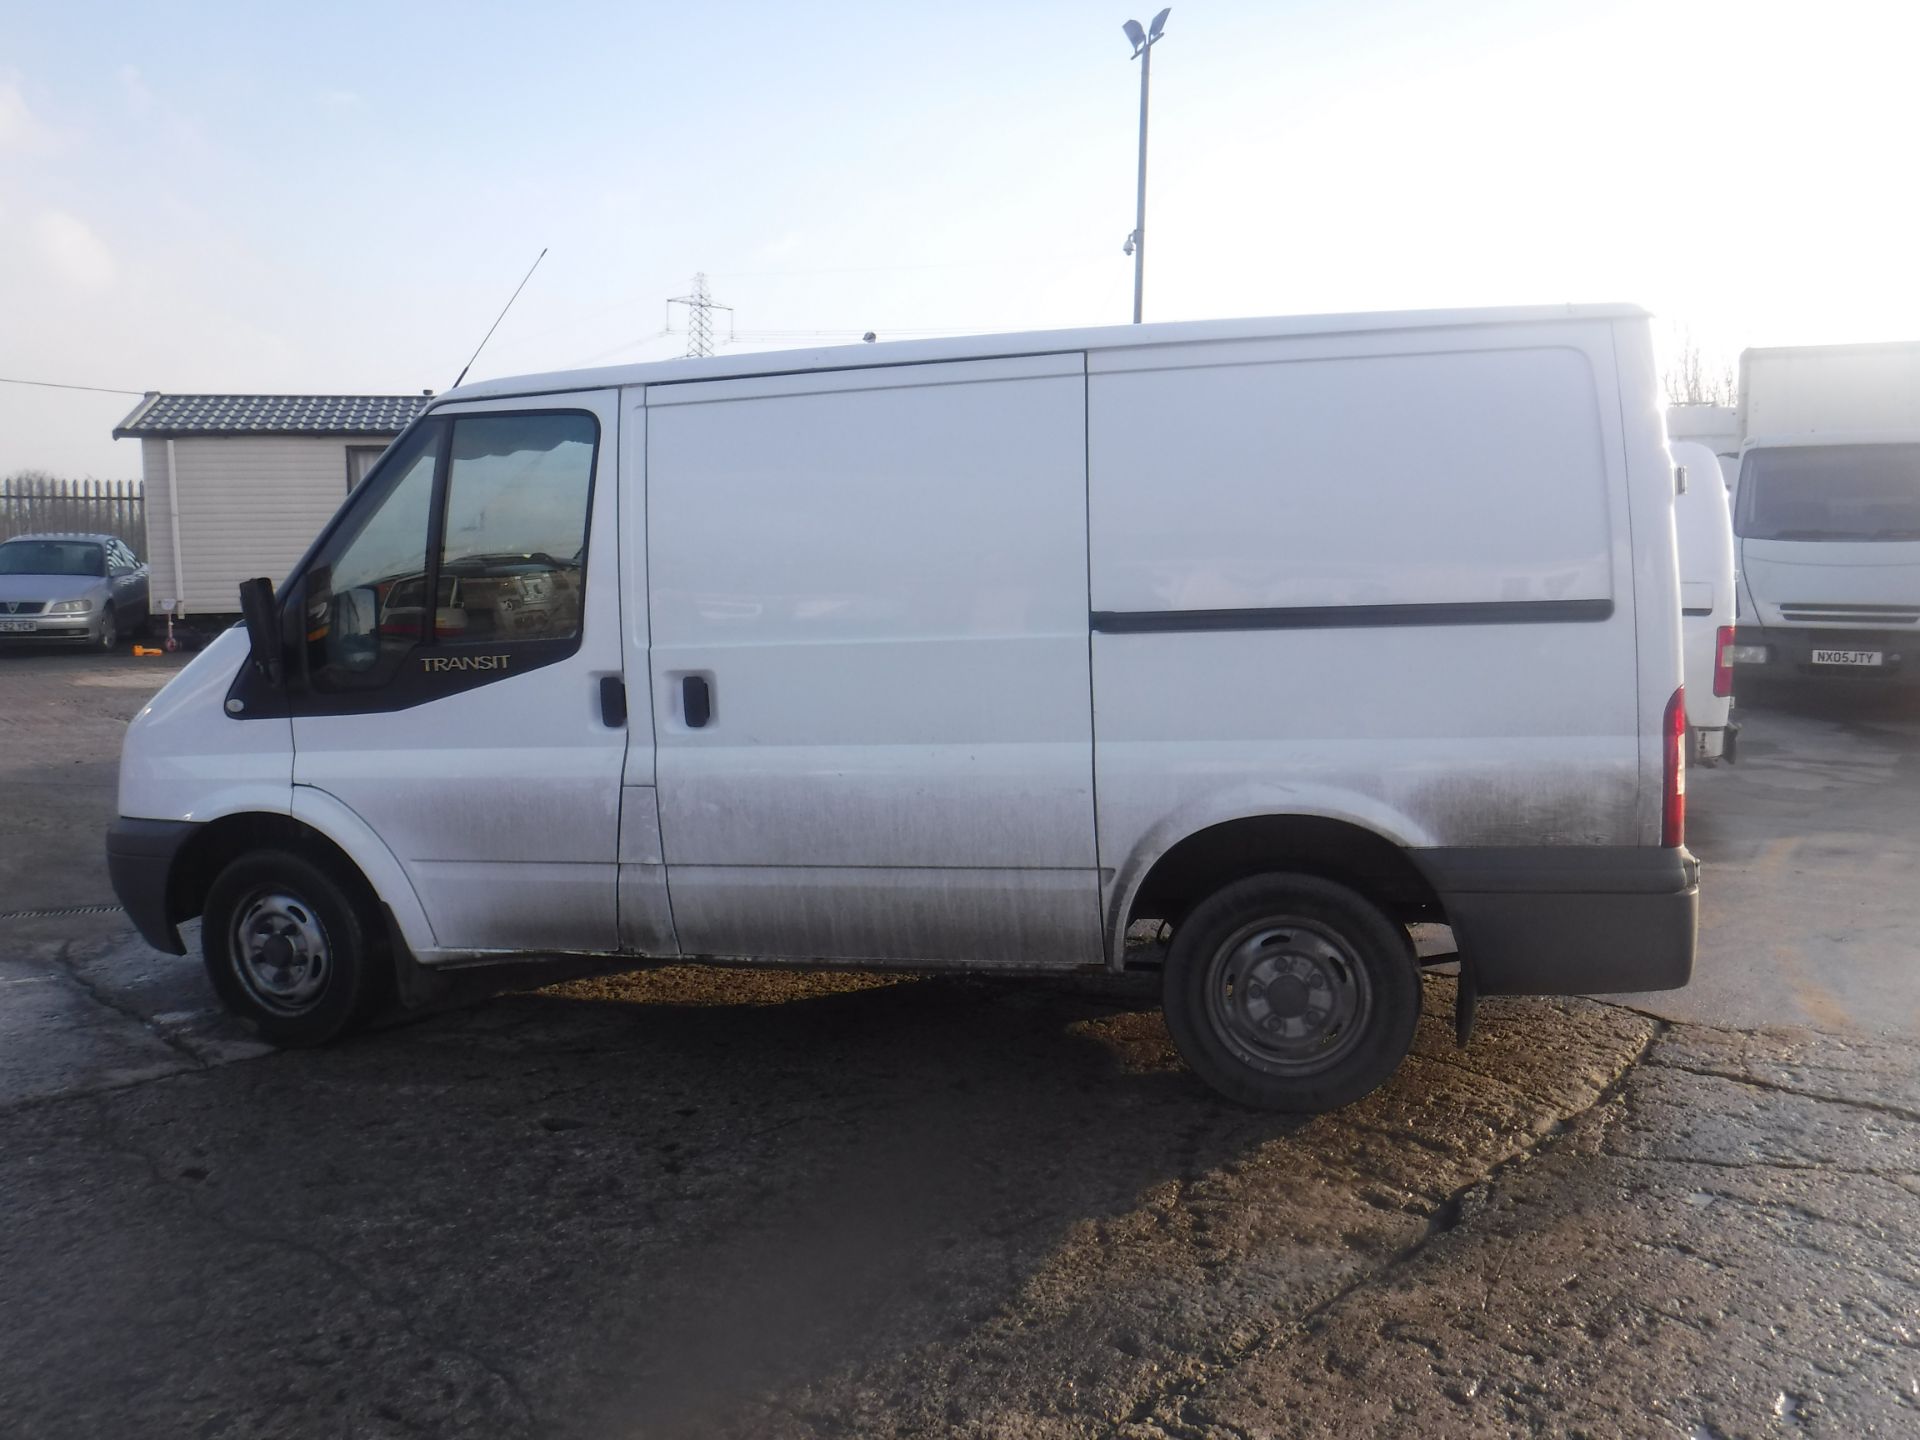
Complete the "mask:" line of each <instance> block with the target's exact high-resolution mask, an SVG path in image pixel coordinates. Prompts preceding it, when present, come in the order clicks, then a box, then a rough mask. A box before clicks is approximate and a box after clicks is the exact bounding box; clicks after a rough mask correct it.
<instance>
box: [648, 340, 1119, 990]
mask: <svg viewBox="0 0 1920 1440" xmlns="http://www.w3.org/2000/svg"><path fill="white" fill-rule="evenodd" d="M647 405H648V418H647V477H648V497H647V498H648V530H649V545H648V548H649V571H650V576H649V583H650V590H651V594H650V601H651V624H652V654H651V664H652V670H653V701H654V705H655V720H656V731H657V741H658V756H657V762H656V763H657V775H658V796H659V804H660V817H661V834H662V838H663V842H664V846H665V856H666V864H667V883H668V890H669V893H670V896H671V899H672V906H673V920H674V924H675V926H676V928H677V930H678V932H679V938H680V945H681V948H682V949H683V950H685V951H687V952H690V953H712V954H749V955H769V956H791V957H807V956H824V957H834V958H841V959H877V960H888V959H894V960H906V961H926V960H944V961H982V962H998V963H1026V964H1040V965H1060V966H1071V965H1081V964H1088V963H1094V962H1097V961H1098V960H1099V958H1100V954H1101V949H1100V924H1099V909H1098V905H1099V886H1098V879H1097V872H1096V869H1095V855H1094V828H1093V788H1092V763H1093V751H1092V746H1093V736H1092V724H1091V715H1090V703H1091V700H1090V687H1089V679H1088V655H1087V538H1086V457H1085V437H1086V384H1085V377H1084V365H1083V361H1082V358H1081V356H1079V355H1078V354H1074V355H1064V356H1040V357H1029V358H1023V359H1016V360H987V361H970V362H966V363H961V364H948V365H916V366H899V367H890V368H875V369H867V370H853V371H837V372H828V373H815V374H808V375H789V376H780V377H774V378H763V379H742V380H724V381H713V382H700V383H693V384H683V385H656V386H651V387H649V389H648V391H647Z"/></svg>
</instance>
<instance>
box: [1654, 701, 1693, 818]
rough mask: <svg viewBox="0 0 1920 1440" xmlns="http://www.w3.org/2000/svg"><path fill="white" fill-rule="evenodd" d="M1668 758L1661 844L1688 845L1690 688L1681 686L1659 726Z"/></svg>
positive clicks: (1664, 764) (1662, 790)
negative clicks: (1688, 716)
mask: <svg viewBox="0 0 1920 1440" xmlns="http://www.w3.org/2000/svg"><path fill="white" fill-rule="evenodd" d="M1660 738H1661V744H1662V748H1663V749H1664V751H1665V753H1666V758H1665V759H1664V760H1663V761H1662V763H1661V776H1660V782H1661V788H1660V794H1661V805H1660V843H1661V844H1662V845H1667V846H1675V845H1684V844H1686V843H1687V689H1686V686H1684V685H1683V686H1681V687H1680V688H1679V689H1678V690H1676V691H1674V692H1673V698H1672V699H1671V700H1669V701H1667V714H1666V719H1665V720H1664V721H1663V722H1662V724H1661V726H1660Z"/></svg>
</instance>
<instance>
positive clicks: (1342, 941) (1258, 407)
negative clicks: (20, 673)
mask: <svg viewBox="0 0 1920 1440" xmlns="http://www.w3.org/2000/svg"><path fill="white" fill-rule="evenodd" d="M1673 491H1674V473H1673V466H1672V461H1671V458H1670V456H1669V455H1668V453H1667V451H1666V448H1665V444H1664V438H1663V429H1662V421H1661V416H1660V410H1659V403H1658V398H1657V392H1656V386H1655V379H1654V370H1653V358H1652V347H1651V344H1650V341H1649V337H1648V322H1647V319H1646V316H1645V315H1644V314H1643V313H1642V312H1640V311H1638V310H1634V309H1629V308H1621V307H1557V308H1552V309H1537V310H1498V311H1478V312H1443V313H1426V314H1396V315H1357V316H1341V317H1331V318H1314V319H1293V320H1246V321H1232V322H1208V323H1198V324H1174V325H1154V326H1138V327H1131V328H1119V329H1107V330H1082V331H1065V332H1057V333H1049V334H1031V335H1003V336H993V337H983V338H975V339H966V340H945V341H937V342H925V343H911V344H900V345H866V346H856V347H850V348H847V349H831V350H814V351H802V352H794V353H786V354H778V355H738V356H728V357H724V358H720V359H709V360H687V361H670V362H665V363H661V364H654V365H640V366H629V367H622V368H617V369H609V370H589V371H579V372H572V373H566V374H557V375H539V376H530V377H525V378H519V379H512V380H497V381H489V382H486V383H482V384H476V385H470V386H467V387H465V388H463V389H458V390H455V391H453V392H451V393H449V394H447V395H444V396H442V397H440V398H439V399H438V400H436V401H435V402H434V404H433V406H432V407H431V408H430V409H429V410H428V411H427V412H426V413H425V414H424V415H423V416H422V417H421V418H420V419H419V420H418V421H417V422H416V423H415V424H414V425H413V426H412V427H411V428H410V429H409V430H408V431H407V432H406V433H405V434H404V435H402V436H401V437H400V438H399V439H398V440H396V441H395V442H394V444H393V446H392V447H391V448H390V449H389V450H388V452H387V453H386V455H385V457H384V458H383V459H382V460H381V461H380V463H379V465H378V466H377V468H376V469H375V470H374V472H373V473H372V474H371V475H370V476H369V477H368V479H367V480H366V482H365V483H363V484H362V485H361V486H360V487H359V488H358V489H357V490H356V491H355V492H354V493H353V494H352V495H351V496H350V497H349V498H348V499H347V501H346V503H345V505H344V506H343V507H342V509H341V511H340V513H339V514H338V515H337V516H336V517H335V518H334V520H333V521H332V523H331V524H330V525H328V527H327V528H326V530H325V531H324V532H323V533H322V534H321V535H320V537H319V538H318V540H317V541H316V542H315V543H314V545H313V547H312V549H311V550H310V551H309V552H308V554H307V556H306V557H305V559H303V560H302V561H301V563H300V564H299V565H298V566H297V567H296V568H295V570H294V572H293V573H292V574H291V575H289V576H288V577H287V578H286V580H285V581H284V582H283V583H282V584H281V585H280V587H279V589H278V591H277V592H270V591H269V588H268V587H267V586H266V585H265V584H264V582H258V583H255V584H253V585H251V586H250V587H247V588H246V590H245V603H246V605H247V606H248V614H249V628H248V629H245V630H243V629H235V630H234V631H232V632H229V633H228V634H226V635H225V636H223V637H221V638H220V639H219V640H218V641H217V642H216V643H215V644H213V645H212V646H210V647H209V648H208V649H207V650H206V651H205V652H203V653H202V654H201V655H200V656H198V657H197V658H196V659H195V661H194V662H193V664H191V665H190V666H188V667H187V669H185V670H184V671H182V672H181V674H180V675H178V676H177V677H176V678H175V679H174V680H173V681H172V683H171V684H170V685H168V687H167V688H166V689H165V690H164V691H162V692H161V694H160V695H159V696H157V697H156V698H155V699H154V701H153V702H152V703H151V704H150V705H148V706H147V708H146V709H145V710H143V711H142V712H141V714H140V716H139V717H138V718H137V719H136V720H135V721H134V723H133V725H132V726H131V727H130V729H129V731H128V734H127V740H126V750H125V756H124V760H123V765H122V771H121V787H120V812H121V816H122V818H121V819H120V820H119V821H118V823H117V824H116V825H115V826H114V828H113V831H112V834H111V836H110V838H109V852H110V857H111V862H112V869H113V876H114V882H115V886H116V888H117V890H118V892H119V894H120V895H121V897H122V899H123V901H124V902H125V904H126V907H127V910H128V912H129V913H130V914H131V915H132V916H133V918H134V920H135V921H136V923H137V924H138V925H139V926H140V928H141V931H142V933H143V934H144V935H145V936H146V937H147V938H148V939H149V940H150V941H151V942H152V943H153V944H155V945H156V946H159V947H160V948H162V949H165V950H169V951H173V952H175V953H178V952H180V950H181V949H182V943H181V940H180V936H179V933H178V929H177V927H178V926H179V924H180V923H181V922H182V921H183V920H186V919H187V918H189V917H191V916H195V915H199V916H202V917H203V918H204V925H203V930H202V935H203V942H202V943H203V948H204V951H205V957H206V963H207V968H208V972H209V974H210V976H211V977H212V980H213V983H214V985H215V987H216V988H217V989H218V990H219V992H220V994H221V996H222V997H223V998H224V999H225V1000H226V1002H227V1003H228V1004H229V1005H230V1006H231V1007H232V1008H233V1009H234V1010H235V1011H237V1012H238V1013H240V1014H242V1015H245V1016H247V1017H249V1018H250V1019H251V1020H252V1021H253V1022H254V1023H255V1024H256V1025H257V1026H258V1028H259V1030H260V1031H261V1033H262V1034H264V1035H265V1036H267V1037H268V1038H269V1039H272V1040H275V1041H277V1042H280V1043H284V1044H312V1043H316V1042H320V1041H324V1040H326V1039H329V1038H331V1037H333V1036H335V1035H337V1034H340V1033H341V1032H343V1031H345V1030H347V1029H349V1028H351V1027H352V1026H353V1025H355V1024H357V1023H358V1022H360V1021H361V1020H363V1019H364V1018H365V1017H366V1016H367V1015H368V1014H369V1013H370V1012H371V1010H372V1009H373V1007H374V1006H375V1005H376V1004H378V1003H379V1002H380V1000H381V999H382V997H383V996H385V995H386V994H387V993H388V990H389V988H390V986H391V985H392V982H393V980H394V978H395V976H396V975H399V976H401V977H406V976H409V975H413V974H417V973H418V972H419V971H420V970H421V969H422V968H426V969H443V968H451V967H468V966H473V965H477V964H488V963H497V962H500V961H504V960H519V959H524V958H526V957H529V956H556V957H573V956H588V957H593V958H594V959H595V960H597V961H599V962H602V963H606V964H610V965H614V964H623V963H624V964H633V965H637V964H640V963H642V962H643V961H646V960H650V959H660V958H673V957H687V958H701V957H721V956H726V957H749V958H760V959H768V960H777V961H784V962H796V961H799V962H807V963H821V964H832V965H870V966H882V965H885V966H902V967H909V968H914V969H924V968H933V967H942V966H945V967H970V968H982V969H996V970H1015V971H1031V972H1041V973H1045V972H1069V971H1079V970H1097V969H1101V968H1106V969H1114V970H1117V969H1120V968H1123V967H1125V966H1126V965H1127V964H1128V962H1129V955H1130V953H1132V952H1130V950H1129V947H1128V944H1127V934H1128V930H1129V927H1131V926H1133V925H1135V924H1137V923H1139V922H1143V921H1148V922H1158V923H1159V925H1160V927H1161V928H1162V929H1163V930H1165V931H1167V932H1168V933H1169V934H1170V937H1171V938H1170V942H1169V945H1168V947H1167V949H1166V950H1165V952H1164V954H1165V959H1164V982H1163V983H1164V1000H1165V1007H1166V1015H1167V1022H1168V1025H1169V1028H1170V1030H1171V1032H1172V1034H1173V1037H1174V1039H1175V1041H1176V1042H1177V1044H1178V1045H1179V1047H1180V1050H1181V1052H1182V1054H1183V1055H1184V1056H1185V1057H1186V1059H1187V1060H1188V1062H1189V1063H1190V1064H1191V1066H1192V1067H1193V1069H1194V1070H1195V1071H1196V1072H1197V1073H1198V1074H1199V1075H1200V1076H1201V1077H1202V1078H1204V1079H1205V1080H1207V1081H1208V1082H1209V1083H1211V1084H1212V1085H1214V1086H1215V1087H1217V1088H1218V1089H1219V1090H1221V1091H1222V1092H1224V1093H1225V1094H1227V1095H1230V1096H1233V1097H1235V1098H1236V1099H1239V1100H1243V1101H1246V1102H1249V1103H1253V1104H1258V1105H1267V1106H1273V1107H1277V1108H1281V1109H1292V1110H1319V1109H1324V1108H1327V1107H1330V1106H1334V1105H1339V1104H1341V1103H1344V1102H1346V1101H1349V1100H1352V1099H1354V1098H1356V1097H1358V1096H1360V1095H1363V1094H1365V1093H1366V1092H1367V1091H1369V1090H1371V1089H1372V1088H1373V1087H1375V1086H1376V1085H1378V1084H1379V1083H1381V1081H1382V1080H1384V1079H1385V1078H1386V1077H1387V1076H1388V1075H1390V1074H1391V1073H1392V1072H1393V1070H1394V1069H1395V1067H1396V1066H1397V1065H1398V1064H1399V1062H1400V1060H1401V1058H1402V1057H1403V1056H1404V1055H1405V1053H1406V1051H1407V1049H1408V1046H1409V1045H1410V1043H1411V1040H1412V1037H1413V1031H1414V1023H1415V1020H1416V1017H1417V1015H1418V1012H1419V1009H1420V1003H1421V985H1420V967H1419V962H1418V960H1417V959H1416V956H1415V952H1414V947H1413V945H1412V943H1411V942H1410V940H1409V935H1408V928H1407V927H1408V925H1409V924H1410V923H1413V922H1416V921H1445V922H1447V923H1449V924H1451V925H1452V927H1453V930H1454V934H1455V936H1456V938H1457V940H1458V942H1459V949H1460V955H1461V958H1462V965H1463V971H1464V975H1463V980H1462V984H1461V993H1462V995H1463V997H1464V1003H1466V1004H1468V1005H1470V1003H1471V997H1472V996H1473V995H1474V994H1475V993H1476V992H1477V993H1487V994H1506V993H1537V992H1546V993H1577V992H1589V991H1615V990H1622V991H1624V990H1649V989H1658V988H1662V987H1669V986H1675V985H1680V984H1683V983H1685V981H1686V980H1687V978H1688V975H1689V972H1690V968H1691V965H1692V958H1693V937H1694V912H1695V904H1696V889H1697V887H1696V879H1695V864H1694V861H1693V859H1692V857H1691V856H1690V855H1689V854H1688V852H1687V851H1686V849H1685V848H1684V845H1683V843H1682V841H1683V836H1682V825H1683V796H1682V787H1683V783H1684V767H1683V761H1684V754H1683V751H1684V743H1685V725H1686V720H1685V712H1684V709H1683V701H1682V695H1681V660H1680V635H1679V623H1678V621H1679V612H1680V597H1679V595H1678V593H1677V591H1678V580H1677V575H1676V568H1675V563H1676V562H1675V548H1674V521H1673ZM1153 953H1155V954H1156V957H1157V954H1158V952H1153ZM1156 963H1157V959H1156Z"/></svg>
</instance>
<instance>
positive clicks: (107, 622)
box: [100, 610, 120, 650]
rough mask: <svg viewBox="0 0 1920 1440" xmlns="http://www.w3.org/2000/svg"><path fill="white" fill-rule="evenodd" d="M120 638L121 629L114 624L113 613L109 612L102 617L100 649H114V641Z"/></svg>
mask: <svg viewBox="0 0 1920 1440" xmlns="http://www.w3.org/2000/svg"><path fill="white" fill-rule="evenodd" d="M119 638H120V632H119V627H118V626H117V625H115V624H114V621H113V611H111V610H109V611H107V613H106V614H104V615H102V616H101V617H100V648H101V649H102V650H111V649H113V644H114V641H116V640H118V639H119Z"/></svg>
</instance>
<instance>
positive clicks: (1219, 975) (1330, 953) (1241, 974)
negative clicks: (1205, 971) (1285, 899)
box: [1208, 918, 1373, 1075]
mask: <svg viewBox="0 0 1920 1440" xmlns="http://www.w3.org/2000/svg"><path fill="white" fill-rule="evenodd" d="M1208 1009H1209V1010H1210V1012H1211V1015H1212V1019H1213V1021H1214V1025H1215V1028H1216V1031H1217V1033H1219V1034H1220V1036H1221V1038H1222V1039H1224V1040H1225V1041H1226V1042H1227V1043H1228V1044H1229V1045H1230V1046H1232V1047H1233V1049H1234V1050H1236V1051H1237V1052H1238V1053H1239V1054H1240V1056H1241V1058H1243V1059H1244V1060H1246V1061H1248V1062H1249V1063H1251V1064H1253V1065H1256V1066H1258V1067H1259V1068H1261V1069H1263V1070H1267V1071H1270V1072H1273V1073H1277V1074H1295V1075H1297V1074H1310V1073H1312V1072H1314V1071H1318V1070H1323V1069H1325V1068H1327V1067H1328V1066H1330V1065H1332V1064H1334V1063H1335V1062H1336V1061H1338V1060H1339V1059H1340V1058H1341V1057H1342V1056H1344V1055H1345V1054H1346V1053H1347V1052H1348V1051H1349V1050H1351V1049H1352V1048H1353V1047H1354V1045H1355V1044H1357V1043H1358V1041H1359V1039H1360V1036H1361V1033H1362V1032H1363V1030H1364V1029H1365V1026H1366V1021H1367V1019H1368V1017H1369V1016H1370V1015H1371V1013H1372V1009H1373V987H1372V985H1371V983H1370V982H1369V981H1368V979H1367V976H1366V972H1365V970H1364V969H1362V967H1361V966H1360V963H1359V960H1358V957H1357V956H1355V954H1354V953H1353V951H1352V949H1351V948H1350V947H1349V946H1348V945H1347V944H1346V942H1345V941H1344V940H1343V939H1342V938H1341V937H1340V936H1339V935H1338V934H1336V933H1335V932H1334V931H1332V930H1331V929H1329V928H1328V927H1326V926H1324V925H1321V924H1320V923H1318V922H1317V921H1311V920H1295V919H1288V918H1277V919H1273V920H1268V921H1263V922H1261V923H1259V924H1255V925H1249V926H1246V927H1244V928H1243V929H1241V930H1240V931H1239V932H1238V933H1237V934H1235V935H1234V936H1232V937H1231V938H1230V939H1229V940H1228V941H1227V943H1226V944H1225V945H1224V946H1222V947H1221V948H1220V950H1219V951H1218V952H1216V956H1215V961H1214V966H1213V977H1212V983H1211V984H1210V985H1209V987H1208Z"/></svg>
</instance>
